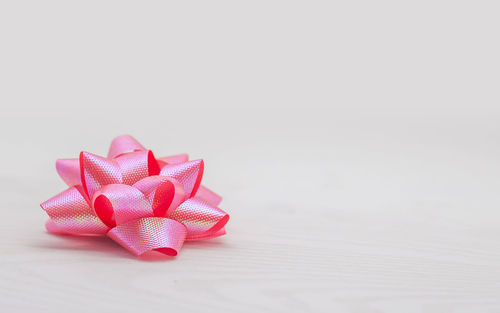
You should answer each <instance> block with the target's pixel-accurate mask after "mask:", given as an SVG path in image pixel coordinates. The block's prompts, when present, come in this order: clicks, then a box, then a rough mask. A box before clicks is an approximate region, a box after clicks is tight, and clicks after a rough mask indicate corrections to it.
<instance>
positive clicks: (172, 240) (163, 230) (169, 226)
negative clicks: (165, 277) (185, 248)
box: [108, 217, 186, 256]
mask: <svg viewBox="0 0 500 313" xmlns="http://www.w3.org/2000/svg"><path fill="white" fill-rule="evenodd" d="M108 236H109V237H110V238H111V239H113V240H114V241H116V242H117V243H118V244H120V245H121V246H122V247H124V248H126V249H127V250H129V251H130V252H132V253H133V254H135V255H137V256H139V255H141V254H143V253H145V252H148V251H152V250H155V251H158V252H161V253H164V254H166V255H170V256H176V255H177V253H178V252H179V250H180V249H181V247H182V244H183V243H184V239H185V238H186V227H184V225H182V224H181V223H179V222H176V221H174V220H171V219H169V218H165V217H146V218H141V219H137V220H133V221H129V222H128V223H125V224H122V225H118V226H116V227H114V228H113V229H111V230H110V231H109V232H108Z"/></svg>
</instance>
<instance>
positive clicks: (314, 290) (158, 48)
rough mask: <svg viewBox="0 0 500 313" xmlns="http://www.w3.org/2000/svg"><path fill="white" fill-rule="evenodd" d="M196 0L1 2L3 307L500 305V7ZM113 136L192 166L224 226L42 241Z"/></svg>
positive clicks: (357, 311)
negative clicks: (169, 254)
mask: <svg viewBox="0 0 500 313" xmlns="http://www.w3.org/2000/svg"><path fill="white" fill-rule="evenodd" d="M189 3H191V2H189ZM189 3H184V4H175V5H174V4H171V5H170V4H169V5H167V4H164V3H156V4H145V3H142V2H141V3H139V2H137V3H134V4H132V3H122V2H120V3H115V4H111V3H102V2H101V1H99V2H92V1H90V2H86V4H81V5H79V6H77V5H75V4H68V3H66V2H54V3H52V2H50V1H48V2H45V1H44V2H43V3H41V2H40V3H39V2H34V3H31V4H29V5H22V3H21V2H12V3H2V4H0V23H1V24H2V27H1V28H0V35H1V38H2V43H3V47H2V49H1V51H0V69H1V70H0V108H1V109H0V147H1V149H0V152H1V155H0V161H1V162H0V196H1V198H0V199H2V205H1V209H0V213H1V214H2V219H1V221H2V222H1V223H0V225H1V227H0V312H8V313H11V312H12V313H16V312H37V313H42V312H75V313H77V312H205V313H210V312H217V313H220V312H235V313H237V312H252V313H253V312H339V313H343V312H350V313H361V312H363V313H365V312H366V313H374V312H385V313H401V312H405V313H409V312H425V313H429V312H436V313H447V312H453V313H458V312H459V313H462V312H470V313H482V312H490V313H491V312H500V227H499V225H500V209H499V208H500V196H499V195H500V192H499V190H500V179H499V177H500V162H499V160H500V148H499V142H500V135H499V134H500V127H499V125H500V124H499V123H498V122H499V116H500V114H499V113H500V112H499V109H498V103H499V100H500V98H499V95H498V85H499V78H498V72H499V69H500V67H499V61H498V55H500V54H499V52H500V51H499V49H498V43H497V41H495V40H493V39H492V38H497V37H498V36H497V34H496V31H497V30H498V26H500V25H498V24H499V20H498V18H497V14H496V13H495V12H498V11H497V10H495V9H494V8H493V7H487V6H481V7H476V6H474V5H472V4H471V5H460V6H459V5H458V4H457V5H456V6H448V5H446V4H441V3H439V2H433V4H432V5H430V4H429V5H427V4H422V5H421V6H418V7H417V6H410V5H409V4H406V5H402V4H400V5H397V6H396V5H395V4H393V5H382V4H378V5H377V6H374V5H371V4H363V5H360V6H357V5H354V4H344V5H340V4H333V3H313V2H302V3H289V2H284V3H278V2H262V3H261V2H252V3H247V4H243V3H240V4H236V3H234V2H210V3H204V2H203V3H196V4H194V3H193V4H189ZM464 21H469V22H468V23H465V24H464ZM123 133H130V134H132V135H134V136H135V137H136V138H138V139H139V140H140V141H141V142H142V143H143V144H144V145H145V146H146V147H148V148H151V149H152V150H153V151H154V152H155V154H156V155H158V156H161V155H168V154H176V153H182V152H187V153H190V155H191V157H192V158H204V160H205V164H206V168H205V176H204V180H203V183H204V184H205V185H207V186H208V187H210V188H212V189H214V190H215V191H217V192H218V193H220V194H221V195H223V196H224V200H223V202H222V205H221V208H223V209H225V210H227V211H228V212H229V213H230V215H231V219H230V221H229V224H228V226H227V232H228V234H227V235H226V236H224V237H221V238H218V239H215V240H212V241H206V242H190V243H186V244H185V246H184V247H183V249H182V250H181V252H180V254H179V255H178V256H177V257H176V258H175V259H166V258H163V257H159V256H156V257H155V256H150V257H149V258H145V259H144V258H143V259H137V258H135V257H134V256H132V255H131V254H129V253H128V252H127V251H126V250H124V249H123V248H121V247H120V246H118V245H117V244H115V243H114V242H112V241H111V240H107V239H106V238H76V237H58V236H53V235H49V234H48V233H46V232H45V229H44V226H43V225H44V222H45V220H46V218H47V217H46V216H45V214H44V212H43V211H42V210H41V209H40V207H39V203H40V202H42V201H44V200H46V199H48V198H49V197H51V196H52V195H54V194H56V193H57V192H59V191H61V190H62V189H63V188H64V184H63V183H62V182H61V181H60V180H59V178H58V177H57V174H56V171H55V169H54V161H55V159H56V158H63V157H73V156H76V155H77V154H78V153H79V151H80V150H86V151H90V152H93V153H97V154H105V153H106V151H107V145H108V144H109V142H110V141H111V139H112V138H113V137H114V136H116V135H120V134H123Z"/></svg>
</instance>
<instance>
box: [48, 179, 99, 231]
mask: <svg viewBox="0 0 500 313" xmlns="http://www.w3.org/2000/svg"><path fill="white" fill-rule="evenodd" d="M40 206H41V207H42V209H44V210H45V212H47V214H48V215H49V217H50V222H49V223H47V224H46V226H47V230H48V231H49V232H54V233H68V234H76V235H86V234H105V233H106V231H107V230H108V227H107V226H106V225H105V224H104V223H102V222H101V220H100V219H99V218H98V217H97V215H96V214H95V213H94V211H93V210H92V208H91V207H90V206H89V203H88V201H87V199H86V196H85V193H84V191H83V188H82V187H81V186H74V187H70V188H68V189H66V190H65V191H63V192H61V193H59V194H58V195H55V196H54V197H52V198H50V199H49V200H47V201H45V202H43V203H42V204H40Z"/></svg>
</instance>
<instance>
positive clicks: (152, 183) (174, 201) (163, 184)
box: [133, 176, 185, 217]
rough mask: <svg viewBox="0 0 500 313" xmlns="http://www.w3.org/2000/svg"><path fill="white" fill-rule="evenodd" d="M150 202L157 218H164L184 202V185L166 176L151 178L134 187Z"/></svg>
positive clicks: (139, 182)
mask: <svg viewBox="0 0 500 313" xmlns="http://www.w3.org/2000/svg"><path fill="white" fill-rule="evenodd" d="M133 187H135V188H137V189H138V190H140V191H141V192H142V193H143V194H144V195H145V196H146V198H147V199H148V200H149V203H151V205H152V207H153V212H154V215H155V216H159V217H164V216H167V215H168V214H169V212H170V211H172V210H173V209H175V208H177V207H178V206H179V204H181V203H182V201H184V198H185V193H184V188H183V187H182V185H181V184H180V183H179V182H178V181H177V180H175V179H173V178H169V177H164V176H150V177H146V178H144V179H141V180H140V181H138V182H137V183H135V184H134V185H133Z"/></svg>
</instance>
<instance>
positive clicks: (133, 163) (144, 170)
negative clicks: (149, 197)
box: [114, 150, 160, 185]
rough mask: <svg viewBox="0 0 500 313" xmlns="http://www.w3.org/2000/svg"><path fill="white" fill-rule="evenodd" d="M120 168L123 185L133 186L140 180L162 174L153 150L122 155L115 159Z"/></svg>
mask: <svg viewBox="0 0 500 313" xmlns="http://www.w3.org/2000/svg"><path fill="white" fill-rule="evenodd" d="M114 160H115V161H116V163H118V165H119V166H120V170H121V173H122V177H123V183H124V184H127V185H133V184H134V183H136V182H138V181H139V180H141V179H143V178H145V177H148V176H151V175H158V174H160V166H159V165H158V161H156V158H155V156H154V155H153V152H152V151H151V150H143V151H136V152H131V153H126V154H122V155H120V156H119V157H117V158H115V159H114Z"/></svg>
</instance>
